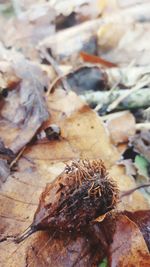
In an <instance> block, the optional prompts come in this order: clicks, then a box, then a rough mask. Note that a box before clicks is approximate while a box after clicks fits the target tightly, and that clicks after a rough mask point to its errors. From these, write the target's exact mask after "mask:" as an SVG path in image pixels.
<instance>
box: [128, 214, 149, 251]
mask: <svg viewBox="0 0 150 267" xmlns="http://www.w3.org/2000/svg"><path fill="white" fill-rule="evenodd" d="M125 215H126V216H128V218H129V219H130V220H132V221H133V222H135V223H136V224H137V225H138V227H139V228H140V231H141V232H142V234H143V237H144V239H145V242H146V244H147V247H148V249H149V251H150V211H149V210H139V211H135V212H129V211H126V212H125Z"/></svg>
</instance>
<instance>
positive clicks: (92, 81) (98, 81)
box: [67, 66, 108, 94]
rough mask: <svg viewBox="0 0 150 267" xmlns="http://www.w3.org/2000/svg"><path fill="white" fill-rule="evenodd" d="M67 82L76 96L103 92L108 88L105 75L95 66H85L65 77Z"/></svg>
mask: <svg viewBox="0 0 150 267" xmlns="http://www.w3.org/2000/svg"><path fill="white" fill-rule="evenodd" d="M67 81H68V83H69V85H70V87H71V88H72V90H73V91H75V92H76V93H77V94H84V92H85V91H88V90H89V91H90V90H92V91H99V90H101V91H103V90H106V89H107V87H108V83H107V74H106V73H105V71H104V70H103V69H101V68H98V67H97V66H95V67H94V66H85V67H81V68H79V69H78V70H76V71H74V72H71V73H70V74H69V75H67Z"/></svg>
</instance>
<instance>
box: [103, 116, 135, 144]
mask: <svg viewBox="0 0 150 267" xmlns="http://www.w3.org/2000/svg"><path fill="white" fill-rule="evenodd" d="M106 125H107V129H108V131H109V134H110V138H111V140H112V141H113V143H114V144H118V143H124V142H127V141H128V140H129V137H131V136H133V135H134V134H135V118H134V116H133V115H132V113H131V112H130V111H125V112H123V113H115V114H114V116H112V118H111V119H108V120H107V124H106Z"/></svg>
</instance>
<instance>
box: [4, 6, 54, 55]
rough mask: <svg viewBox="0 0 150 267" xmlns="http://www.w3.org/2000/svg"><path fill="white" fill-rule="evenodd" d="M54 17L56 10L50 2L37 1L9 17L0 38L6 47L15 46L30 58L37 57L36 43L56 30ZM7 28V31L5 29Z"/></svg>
mask: <svg viewBox="0 0 150 267" xmlns="http://www.w3.org/2000/svg"><path fill="white" fill-rule="evenodd" d="M19 4H20V3H19V2H18V5H19ZM54 18H55V11H54V10H53V9H52V8H51V7H50V5H49V3H43V4H41V3H39V4H37V3H36V5H33V6H31V7H30V8H29V9H28V10H27V11H26V12H21V13H20V14H18V17H17V18H16V17H14V18H11V19H7V20H6V21H5V23H4V24H3V25H1V31H2V34H1V37H0V40H1V41H2V42H3V43H4V44H5V45H6V47H15V48H16V49H17V50H21V51H22V52H23V54H24V55H26V56H27V57H28V58H29V57H30V58H32V59H37V57H38V53H37V51H36V50H35V45H36V44H37V43H38V42H39V41H40V40H42V39H43V38H45V37H47V36H48V35H52V34H53V33H54V32H55V25H54V24H53V20H54ZM6 28H7V29H8V30H7V31H5V29H6Z"/></svg>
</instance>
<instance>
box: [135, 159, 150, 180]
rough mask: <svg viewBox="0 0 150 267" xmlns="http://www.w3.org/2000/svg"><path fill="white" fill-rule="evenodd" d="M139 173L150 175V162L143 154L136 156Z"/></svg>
mask: <svg viewBox="0 0 150 267" xmlns="http://www.w3.org/2000/svg"><path fill="white" fill-rule="evenodd" d="M134 164H135V166H136V168H137V170H138V173H139V174H140V175H142V176H145V177H148V167H149V162H148V161H147V159H146V158H145V157H143V156H141V155H137V156H136V157H135V162H134Z"/></svg>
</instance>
